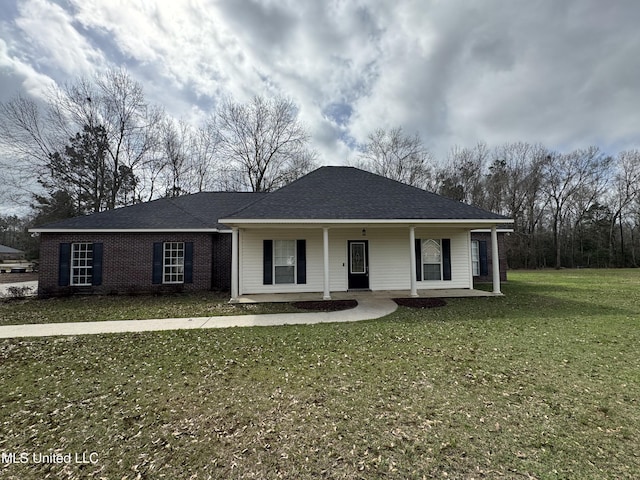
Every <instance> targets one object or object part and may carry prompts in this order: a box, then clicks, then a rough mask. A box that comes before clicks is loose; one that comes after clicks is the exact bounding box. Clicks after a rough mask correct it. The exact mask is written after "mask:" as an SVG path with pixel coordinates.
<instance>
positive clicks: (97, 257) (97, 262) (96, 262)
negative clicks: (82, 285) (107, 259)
mask: <svg viewBox="0 0 640 480" xmlns="http://www.w3.org/2000/svg"><path fill="white" fill-rule="evenodd" d="M102 250H103V249H102V243H94V244H93V271H92V272H91V285H102Z"/></svg>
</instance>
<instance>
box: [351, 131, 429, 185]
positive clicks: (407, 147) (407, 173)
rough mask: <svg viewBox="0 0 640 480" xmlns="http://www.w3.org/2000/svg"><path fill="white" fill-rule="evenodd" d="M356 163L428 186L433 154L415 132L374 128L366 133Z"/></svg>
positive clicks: (389, 175)
mask: <svg viewBox="0 0 640 480" xmlns="http://www.w3.org/2000/svg"><path fill="white" fill-rule="evenodd" d="M356 166H358V167H360V168H363V169H365V170H369V171H370V172H373V173H376V174H378V175H382V176H383V177H387V178H391V179H393V180H397V181H399V182H403V183H406V184H409V185H413V186H415V187H419V188H429V189H432V188H433V186H434V183H433V181H432V179H433V158H432V156H431V154H430V153H429V151H428V150H427V149H426V147H425V146H424V145H423V143H422V140H421V139H420V137H419V136H418V134H417V133H416V134H415V135H413V136H410V135H407V134H405V133H404V132H403V131H402V127H396V128H393V129H391V130H384V129H381V128H379V129H377V130H376V131H374V132H373V133H371V134H369V136H368V137H367V143H366V144H365V145H364V148H363V150H362V153H361V154H360V155H359V157H358V162H357V164H356Z"/></svg>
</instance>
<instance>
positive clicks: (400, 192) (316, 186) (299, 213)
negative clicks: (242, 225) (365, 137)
mask: <svg viewBox="0 0 640 480" xmlns="http://www.w3.org/2000/svg"><path fill="white" fill-rule="evenodd" d="M221 218H223V219H228V220H234V221H235V220H238V221H240V220H249V219H253V220H270V219H273V220H277V219H282V220H293V219H296V220H297V219H300V220H305V219H306V220H322V219H329V220H334V219H341V220H348V219H352V220H392V219H393V220H403V219H406V220H498V221H503V222H504V221H508V219H507V217H504V216H502V215H498V214H496V213H492V212H489V211H486V210H483V209H480V208H477V207H473V206H471V205H467V204H465V203H461V202H457V201H455V200H451V199H449V198H446V197H443V196H441V195H436V194H435V193H431V192H427V191H425V190H422V189H419V188H416V187H412V186H409V185H406V184H404V183H400V182H397V181H395V180H390V179H388V178H385V177H381V176H379V175H375V174H373V173H370V172H366V171H364V170H360V169H357V168H353V167H321V168H319V169H317V170H315V171H313V172H311V173H309V174H308V175H305V176H304V177H302V178H300V179H298V180H296V181H295V182H292V183H290V184H289V185H287V186H284V187H282V188H281V189H279V190H277V191H275V192H273V193H270V194H268V195H265V196H264V197H263V198H261V199H260V200H258V201H257V202H254V203H252V204H250V205H248V206H246V207H244V208H243V209H241V210H239V211H237V212H235V213H233V214H231V215H228V216H227V217H221Z"/></svg>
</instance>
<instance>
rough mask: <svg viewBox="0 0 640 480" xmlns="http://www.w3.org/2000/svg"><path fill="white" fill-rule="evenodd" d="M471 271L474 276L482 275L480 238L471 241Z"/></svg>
mask: <svg viewBox="0 0 640 480" xmlns="http://www.w3.org/2000/svg"><path fill="white" fill-rule="evenodd" d="M471 272H472V274H473V276H474V277H479V276H480V243H479V242H478V240H472V241H471Z"/></svg>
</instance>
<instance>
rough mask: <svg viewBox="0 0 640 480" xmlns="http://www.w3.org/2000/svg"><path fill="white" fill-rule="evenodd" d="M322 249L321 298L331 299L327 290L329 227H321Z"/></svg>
mask: <svg viewBox="0 0 640 480" xmlns="http://www.w3.org/2000/svg"><path fill="white" fill-rule="evenodd" d="M322 250H323V258H324V293H323V294H322V299H323V300H331V292H330V290H329V228H328V227H322Z"/></svg>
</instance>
